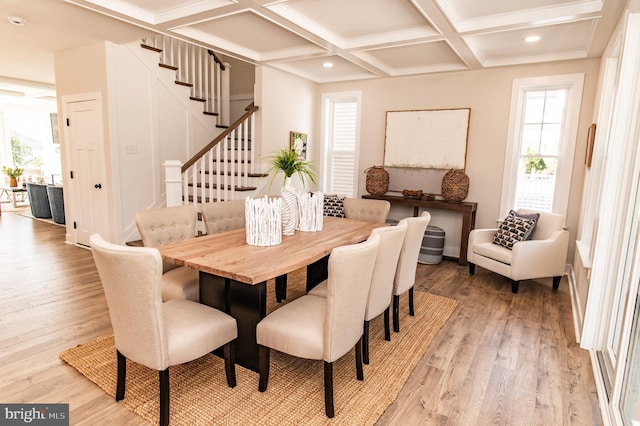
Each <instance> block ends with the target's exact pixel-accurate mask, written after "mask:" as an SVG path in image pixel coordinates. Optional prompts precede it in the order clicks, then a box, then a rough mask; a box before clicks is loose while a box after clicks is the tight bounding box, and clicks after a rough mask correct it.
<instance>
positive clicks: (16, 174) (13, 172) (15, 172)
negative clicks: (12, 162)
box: [2, 166, 24, 179]
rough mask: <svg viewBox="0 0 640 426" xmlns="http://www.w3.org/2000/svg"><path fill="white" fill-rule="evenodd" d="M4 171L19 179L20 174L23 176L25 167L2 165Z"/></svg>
mask: <svg viewBox="0 0 640 426" xmlns="http://www.w3.org/2000/svg"><path fill="white" fill-rule="evenodd" d="M2 173H4V174H5V175H7V176H9V177H10V178H15V179H17V178H19V177H20V176H22V173H24V169H21V168H20V167H14V168H11V167H7V166H2Z"/></svg>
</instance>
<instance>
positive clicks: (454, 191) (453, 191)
mask: <svg viewBox="0 0 640 426" xmlns="http://www.w3.org/2000/svg"><path fill="white" fill-rule="evenodd" d="M441 192H442V198H444V199H445V200H447V201H448V202H449V203H459V202H461V201H462V200H464V199H465V198H467V195H469V176H467V175H466V174H465V173H464V171H463V170H461V169H450V170H449V171H448V172H447V173H446V174H445V175H444V177H443V178H442V190H441Z"/></svg>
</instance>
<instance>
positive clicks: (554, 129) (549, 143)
mask: <svg viewBox="0 0 640 426" xmlns="http://www.w3.org/2000/svg"><path fill="white" fill-rule="evenodd" d="M561 130H562V127H561V125H560V124H543V125H542V135H541V143H540V151H539V153H540V154H543V155H558V152H559V151H560V136H561V135H560V131H561Z"/></svg>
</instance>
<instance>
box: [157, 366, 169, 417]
mask: <svg viewBox="0 0 640 426" xmlns="http://www.w3.org/2000/svg"><path fill="white" fill-rule="evenodd" d="M159 373H160V374H159V375H160V425H161V426H167V425H168V424H169V369H168V368H167V369H166V370H162V371H160V372H159Z"/></svg>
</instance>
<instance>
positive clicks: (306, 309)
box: [256, 234, 380, 418]
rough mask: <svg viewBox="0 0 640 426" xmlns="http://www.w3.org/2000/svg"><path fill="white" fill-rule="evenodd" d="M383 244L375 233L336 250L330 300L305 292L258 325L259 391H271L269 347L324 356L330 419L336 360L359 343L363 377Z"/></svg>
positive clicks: (331, 266) (359, 375)
mask: <svg viewBox="0 0 640 426" xmlns="http://www.w3.org/2000/svg"><path fill="white" fill-rule="evenodd" d="M379 244H380V237H379V236H378V234H371V235H370V236H369V238H368V239H367V240H366V241H364V242H362V243H359V244H352V245H348V246H341V247H336V248H334V249H333V250H332V251H331V255H330V256H329V264H328V272H329V275H328V279H327V297H326V298H324V297H317V296H311V295H304V296H302V297H299V298H298V299H295V300H293V301H292V302H289V303H288V304H286V305H284V306H282V307H281V308H278V309H276V310H275V311H273V312H272V313H270V314H269V315H267V316H266V317H265V318H264V319H263V320H261V321H260V322H259V323H258V325H257V327H256V338H257V341H258V359H259V360H258V365H259V370H260V382H259V385H258V390H259V391H260V392H264V391H266V390H267V385H268V381H269V357H270V349H274V350H276V351H279V352H284V353H287V354H289V355H293V356H296V357H299V358H306V359H315V360H324V402H325V413H326V415H327V417H329V418H331V417H333V416H334V414H335V410H334V400H333V362H334V361H336V360H337V359H339V358H341V357H342V356H343V355H345V354H346V353H347V352H349V351H350V350H351V348H354V347H355V352H356V377H357V378H358V380H364V372H363V369H362V322H363V321H364V313H365V309H366V302H367V295H368V293H369V286H370V284H371V276H372V274H373V267H374V264H375V259H376V253H377V251H378V246H379Z"/></svg>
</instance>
